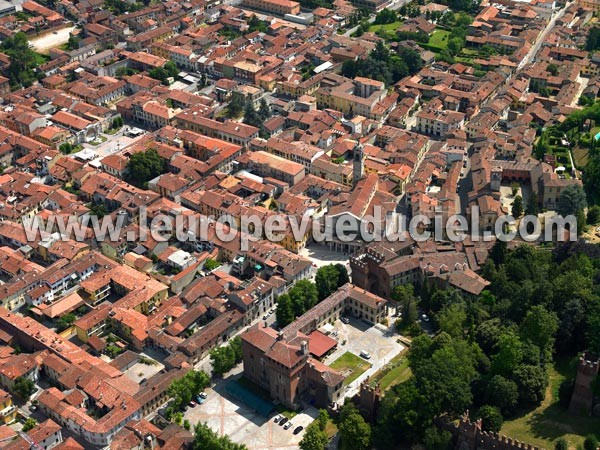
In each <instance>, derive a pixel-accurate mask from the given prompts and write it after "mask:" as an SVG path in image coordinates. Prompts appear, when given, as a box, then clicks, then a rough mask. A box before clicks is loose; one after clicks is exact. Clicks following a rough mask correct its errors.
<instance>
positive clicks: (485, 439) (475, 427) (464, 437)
mask: <svg viewBox="0 0 600 450" xmlns="http://www.w3.org/2000/svg"><path fill="white" fill-rule="evenodd" d="M447 426H448V427H452V428H449V429H450V431H451V432H453V433H454V434H456V435H457V441H456V450H543V449H540V448H539V447H535V446H533V445H531V444H526V443H524V442H520V441H517V440H516V439H512V438H509V437H506V436H501V435H499V434H498V433H491V432H487V431H482V430H481V419H479V420H477V421H475V422H471V420H470V419H469V411H467V412H466V413H465V414H464V415H463V417H462V418H461V420H460V422H459V424H458V425H454V424H448V425H447Z"/></svg>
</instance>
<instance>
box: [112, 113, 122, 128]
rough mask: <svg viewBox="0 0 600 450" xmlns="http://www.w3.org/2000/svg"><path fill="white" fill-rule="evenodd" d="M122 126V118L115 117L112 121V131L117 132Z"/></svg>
mask: <svg viewBox="0 0 600 450" xmlns="http://www.w3.org/2000/svg"><path fill="white" fill-rule="evenodd" d="M122 126H123V118H122V117H121V116H119V117H115V118H114V119H113V121H112V126H111V127H112V129H113V130H118V129H119V128H121V127H122Z"/></svg>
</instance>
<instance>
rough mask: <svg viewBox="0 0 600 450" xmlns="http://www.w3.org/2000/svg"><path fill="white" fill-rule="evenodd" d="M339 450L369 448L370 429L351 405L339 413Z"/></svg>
mask: <svg viewBox="0 0 600 450" xmlns="http://www.w3.org/2000/svg"><path fill="white" fill-rule="evenodd" d="M338 429H339V432H340V438H341V440H340V445H339V448H340V450H368V449H370V448H371V427H370V426H369V424H368V423H367V422H365V419H363V417H362V416H361V415H360V413H359V412H358V410H357V409H356V407H355V406H354V405H352V404H351V403H349V404H346V405H344V407H343V408H342V411H341V412H340V424H339V426H338Z"/></svg>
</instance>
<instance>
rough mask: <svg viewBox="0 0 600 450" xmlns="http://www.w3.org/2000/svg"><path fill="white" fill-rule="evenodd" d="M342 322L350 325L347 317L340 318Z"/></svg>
mask: <svg viewBox="0 0 600 450" xmlns="http://www.w3.org/2000/svg"><path fill="white" fill-rule="evenodd" d="M342 322H344V323H350V319H348V318H347V317H342Z"/></svg>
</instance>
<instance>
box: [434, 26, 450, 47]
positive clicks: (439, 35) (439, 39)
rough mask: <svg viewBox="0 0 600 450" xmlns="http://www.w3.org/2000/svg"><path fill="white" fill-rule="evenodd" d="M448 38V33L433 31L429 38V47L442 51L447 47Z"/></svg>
mask: <svg viewBox="0 0 600 450" xmlns="http://www.w3.org/2000/svg"><path fill="white" fill-rule="evenodd" d="M448 36H450V32H449V31H446V30H435V31H434V32H433V34H432V35H431V37H430V38H429V45H430V46H431V47H436V48H439V49H440V50H443V49H445V48H446V47H448Z"/></svg>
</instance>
